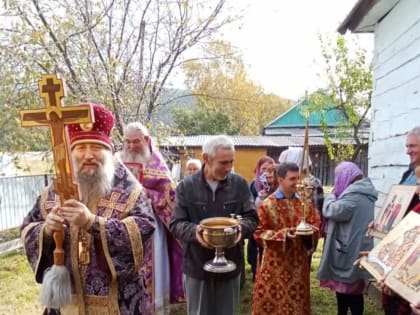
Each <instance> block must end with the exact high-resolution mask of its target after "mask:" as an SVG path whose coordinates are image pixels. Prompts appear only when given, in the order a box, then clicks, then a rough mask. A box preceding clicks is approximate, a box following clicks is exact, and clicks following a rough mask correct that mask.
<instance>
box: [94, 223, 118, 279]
mask: <svg viewBox="0 0 420 315" xmlns="http://www.w3.org/2000/svg"><path fill="white" fill-rule="evenodd" d="M98 220H99V230H100V233H101V242H102V249H103V250H104V255H105V258H106V261H107V263H108V267H109V270H110V272H111V277H112V282H115V281H116V280H117V272H116V270H115V266H114V263H113V261H112V258H111V255H110V253H109V247H108V240H107V237H106V227H105V219H104V218H102V217H99V218H98Z"/></svg>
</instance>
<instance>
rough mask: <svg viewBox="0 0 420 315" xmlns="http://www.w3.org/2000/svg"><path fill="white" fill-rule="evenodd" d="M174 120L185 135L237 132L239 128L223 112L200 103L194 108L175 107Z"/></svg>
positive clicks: (231, 133) (233, 133)
mask: <svg viewBox="0 0 420 315" xmlns="http://www.w3.org/2000/svg"><path fill="white" fill-rule="evenodd" d="M174 122H175V126H176V128H177V129H178V130H179V131H180V132H181V133H182V134H184V135H186V136H192V135H213V134H227V135H235V134H238V133H239V128H238V127H235V126H233V124H232V123H231V121H230V119H229V117H228V116H227V115H226V114H225V113H223V112H221V111H219V110H218V109H213V108H208V107H206V106H205V105H203V104H202V103H200V104H199V105H198V106H197V108H195V109H184V108H181V107H178V108H176V109H175V110H174Z"/></svg>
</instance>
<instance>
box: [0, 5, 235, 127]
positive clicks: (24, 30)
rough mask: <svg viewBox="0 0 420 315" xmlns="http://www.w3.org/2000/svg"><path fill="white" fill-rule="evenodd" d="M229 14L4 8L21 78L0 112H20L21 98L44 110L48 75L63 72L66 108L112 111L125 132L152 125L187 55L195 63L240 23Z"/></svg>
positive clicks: (3, 27) (155, 8) (4, 36)
mask: <svg viewBox="0 0 420 315" xmlns="http://www.w3.org/2000/svg"><path fill="white" fill-rule="evenodd" d="M223 10H225V0H211V1H195V0H129V1H120V0H91V1H80V0H8V1H3V2H1V3H0V16H1V19H2V23H1V24H0V46H1V47H0V48H1V54H2V55H3V56H6V55H7V62H2V63H1V64H2V71H4V69H5V68H8V71H9V72H10V73H12V72H14V73H15V76H14V77H13V78H11V80H9V81H7V82H2V85H4V84H10V87H7V88H8V89H9V90H10V92H11V94H7V93H6V94H4V95H2V96H1V97H2V99H1V101H2V102H1V103H0V106H1V107H0V109H2V110H4V108H5V106H10V105H8V104H13V106H15V107H16V105H17V101H18V100H21V99H19V97H18V95H17V94H16V93H17V91H20V92H21V95H22V98H23V99H31V100H32V101H33V102H32V101H31V102H30V105H32V106H36V103H37V102H38V103H39V102H40V100H39V99H38V100H37V95H38V91H37V81H38V80H39V79H40V74H41V73H51V72H58V73H61V75H62V76H63V77H64V78H65V79H66V83H67V92H68V98H67V100H66V101H65V103H70V104H71V103H75V102H80V101H97V102H101V103H104V104H106V105H107V106H108V107H110V108H111V109H112V110H113V111H114V113H115V115H116V120H117V128H118V130H119V131H120V132H121V131H122V125H123V123H124V122H127V121H132V120H140V121H142V122H144V123H148V122H149V121H150V117H151V114H152V113H153V111H154V110H155V109H156V107H157V106H159V96H160V94H161V93H162V90H163V89H164V88H165V86H167V85H168V82H169V80H170V77H171V75H173V73H174V72H176V70H177V69H179V68H180V65H182V63H183V62H184V59H185V54H186V52H188V51H191V53H189V57H191V56H193V55H194V53H193V51H194V50H193V48H194V47H195V46H196V45H198V44H200V43H201V42H203V41H205V40H207V39H208V38H210V37H211V36H213V35H214V34H215V33H217V32H218V30H219V29H220V28H222V27H223V26H224V25H225V24H226V23H229V22H231V21H232V20H233V19H234V18H235V17H233V16H232V15H227V14H222V12H223ZM23 95H25V96H23ZM34 98H35V100H34ZM27 103H28V102H26V103H25V102H23V103H20V104H24V105H25V107H26V108H28V107H27V106H26V105H28V104H27ZM20 104H19V105H20ZM22 107H23V105H22Z"/></svg>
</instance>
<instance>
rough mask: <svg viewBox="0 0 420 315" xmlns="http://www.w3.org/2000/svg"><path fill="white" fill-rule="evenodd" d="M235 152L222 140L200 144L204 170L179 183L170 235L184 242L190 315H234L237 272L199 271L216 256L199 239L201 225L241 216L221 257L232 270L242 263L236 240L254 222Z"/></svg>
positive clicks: (247, 232) (249, 230)
mask: <svg viewBox="0 0 420 315" xmlns="http://www.w3.org/2000/svg"><path fill="white" fill-rule="evenodd" d="M234 155H235V150H234V146H233V142H232V140H231V139H230V138H228V137H225V136H215V137H212V138H209V139H208V140H207V141H205V143H204V144H203V153H202V157H203V161H204V167H203V168H201V170H200V171H198V172H197V173H195V174H193V175H190V176H187V177H185V178H184V180H183V181H182V182H181V183H180V184H179V185H178V187H177V191H176V199H175V209H174V212H173V215H172V219H171V225H170V228H171V232H172V233H173V234H174V235H175V237H176V238H178V239H179V240H181V241H182V242H183V244H184V263H183V272H184V275H185V276H184V279H185V289H186V297H187V313H188V314H189V315H198V314H199V315H213V314H216V315H233V314H235V312H236V309H237V305H238V301H239V285H240V271H241V270H240V268H236V270H233V271H230V272H227V273H222V274H217V273H210V272H207V271H205V270H203V266H204V264H205V263H206V262H207V261H208V260H211V259H212V258H213V257H214V250H213V249H211V248H210V247H209V246H208V245H207V244H206V243H205V242H204V240H203V238H202V234H201V233H202V227H201V226H200V221H201V220H203V219H205V218H210V217H216V216H222V217H229V216H230V214H231V213H233V214H236V215H241V216H242V224H241V228H242V235H240V236H239V237H238V238H237V239H236V243H235V245H234V246H233V247H231V248H228V249H225V256H226V258H227V259H229V260H232V261H233V262H234V263H235V264H236V266H241V265H242V264H243V259H244V257H243V252H242V249H241V245H240V244H239V242H240V241H241V239H243V238H247V237H250V236H251V234H252V232H253V231H254V230H255V228H256V226H257V223H258V218H257V213H256V211H255V204H254V200H253V198H252V196H251V192H250V190H249V188H248V184H247V182H246V181H245V179H244V178H242V177H241V176H239V175H237V174H233V173H231V170H232V165H233V160H234Z"/></svg>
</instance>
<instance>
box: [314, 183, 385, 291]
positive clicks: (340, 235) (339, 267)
mask: <svg viewBox="0 0 420 315" xmlns="http://www.w3.org/2000/svg"><path fill="white" fill-rule="evenodd" d="M377 198H378V192H377V191H376V189H375V187H374V186H373V184H372V181H371V180H370V179H369V178H364V179H361V180H359V181H356V182H354V183H353V184H351V185H350V186H348V187H347V188H346V189H345V190H344V191H343V193H342V194H341V196H340V197H339V198H336V197H335V195H334V194H333V193H331V194H329V195H328V196H327V197H326V198H325V201H324V206H323V209H322V214H323V216H324V217H325V218H326V219H328V229H327V235H326V236H325V241H324V250H323V253H322V258H321V263H320V266H319V269H318V274H317V277H318V279H319V280H333V281H339V282H344V283H353V282H356V281H357V280H360V279H367V278H369V274H368V273H367V271H365V270H362V269H360V268H359V267H358V266H353V263H354V261H355V260H356V259H358V258H359V253H360V252H361V251H369V250H371V249H372V247H373V239H372V238H369V237H367V236H366V231H367V227H368V225H369V223H370V222H371V221H372V220H373V218H374V207H375V202H376V200H377Z"/></svg>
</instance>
